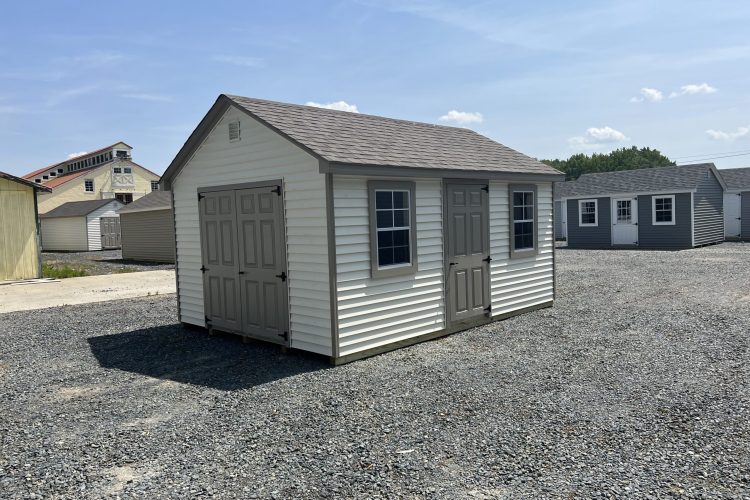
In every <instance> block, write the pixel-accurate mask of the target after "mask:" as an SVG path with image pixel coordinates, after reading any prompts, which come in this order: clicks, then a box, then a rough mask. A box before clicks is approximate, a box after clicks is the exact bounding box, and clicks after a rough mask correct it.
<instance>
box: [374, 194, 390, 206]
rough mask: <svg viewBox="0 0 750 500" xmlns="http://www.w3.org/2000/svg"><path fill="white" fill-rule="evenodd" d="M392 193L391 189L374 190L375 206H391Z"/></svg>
mask: <svg viewBox="0 0 750 500" xmlns="http://www.w3.org/2000/svg"><path fill="white" fill-rule="evenodd" d="M392 207H393V193H392V192H391V191H376V192H375V208H392Z"/></svg>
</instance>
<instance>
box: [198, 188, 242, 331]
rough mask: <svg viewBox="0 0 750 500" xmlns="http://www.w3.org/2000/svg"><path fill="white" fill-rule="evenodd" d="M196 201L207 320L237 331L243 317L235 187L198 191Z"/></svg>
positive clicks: (209, 322)
mask: <svg viewBox="0 0 750 500" xmlns="http://www.w3.org/2000/svg"><path fill="white" fill-rule="evenodd" d="M198 205H199V210H200V212H199V213H200V228H201V259H202V264H203V268H202V270H203V301H204V307H205V315H206V322H207V323H208V325H209V326H211V327H213V328H218V329H222V330H227V331H233V332H239V331H241V327H242V323H241V322H242V319H241V313H240V284H239V270H240V267H239V260H238V258H237V256H238V248H237V213H236V210H235V194H234V191H216V192H210V193H204V194H201V195H200V196H199V202H198Z"/></svg>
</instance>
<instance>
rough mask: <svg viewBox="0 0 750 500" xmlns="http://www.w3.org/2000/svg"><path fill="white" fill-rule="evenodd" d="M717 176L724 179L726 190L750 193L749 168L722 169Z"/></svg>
mask: <svg viewBox="0 0 750 500" xmlns="http://www.w3.org/2000/svg"><path fill="white" fill-rule="evenodd" d="M719 174H721V176H722V177H723V178H724V182H726V184H727V189H732V190H740V191H750V167H746V168H723V169H721V170H719Z"/></svg>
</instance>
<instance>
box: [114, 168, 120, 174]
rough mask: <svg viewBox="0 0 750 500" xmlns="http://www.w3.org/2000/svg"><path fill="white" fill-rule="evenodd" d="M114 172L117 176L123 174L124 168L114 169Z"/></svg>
mask: <svg viewBox="0 0 750 500" xmlns="http://www.w3.org/2000/svg"><path fill="white" fill-rule="evenodd" d="M112 172H113V173H115V174H121V173H122V168H121V167H112Z"/></svg>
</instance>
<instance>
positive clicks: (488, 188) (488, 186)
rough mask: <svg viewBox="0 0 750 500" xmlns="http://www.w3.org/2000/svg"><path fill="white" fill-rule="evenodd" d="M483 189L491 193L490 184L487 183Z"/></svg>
mask: <svg viewBox="0 0 750 500" xmlns="http://www.w3.org/2000/svg"><path fill="white" fill-rule="evenodd" d="M482 191H487V192H488V193H489V192H490V185H489V184H487V185H486V186H484V187H483V188H482Z"/></svg>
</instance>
